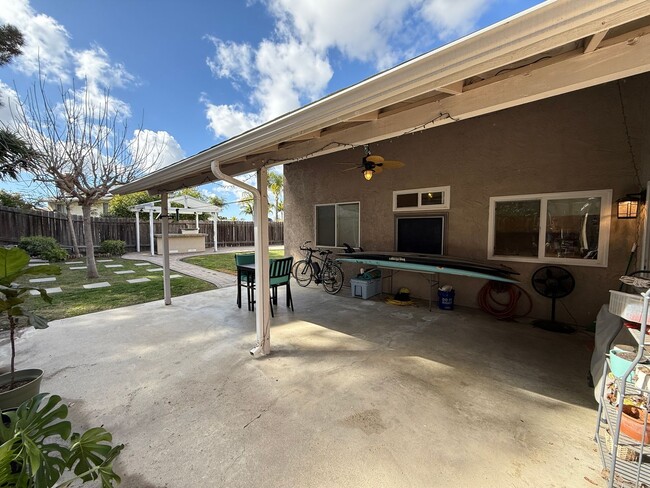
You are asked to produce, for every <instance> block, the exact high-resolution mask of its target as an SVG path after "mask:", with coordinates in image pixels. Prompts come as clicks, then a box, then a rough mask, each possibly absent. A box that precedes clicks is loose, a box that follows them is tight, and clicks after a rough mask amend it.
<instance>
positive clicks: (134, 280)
mask: <svg viewBox="0 0 650 488" xmlns="http://www.w3.org/2000/svg"><path fill="white" fill-rule="evenodd" d="M145 281H151V280H150V279H149V278H134V279H132V280H126V282H127V283H144V282H145Z"/></svg>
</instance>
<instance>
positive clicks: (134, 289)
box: [0, 258, 215, 328]
mask: <svg viewBox="0 0 650 488" xmlns="http://www.w3.org/2000/svg"><path fill="white" fill-rule="evenodd" d="M139 262H144V261H131V260H127V259H121V258H113V261H112V262H110V263H97V270H98V271H99V278H95V279H92V280H88V279H87V278H86V270H85V269H79V270H71V269H69V268H70V266H81V265H66V264H63V263H62V264H60V267H61V274H60V275H59V276H56V281H53V282H47V283H32V285H33V286H41V287H43V288H54V287H57V286H58V287H61V288H62V289H63V292H62V293H53V294H51V295H50V296H51V297H52V303H51V304H48V303H46V302H45V301H43V300H41V298H40V297H38V296H35V297H30V298H29V300H28V301H27V303H26V307H25V308H27V309H28V310H33V311H35V312H37V313H38V314H39V315H42V316H43V317H45V318H46V319H48V320H56V319H63V318H67V317H74V316H76V315H83V314H86V313H91V312H99V311H102V310H109V309H112V308H118V307H125V306H127V305H135V304H138V303H144V302H151V301H154V300H162V298H163V274H162V272H161V271H155V272H151V271H147V268H158V267H159V266H156V265H155V264H151V263H150V264H149V265H148V266H135V263H139ZM106 264H121V265H122V267H121V268H106V267H105V265H106ZM122 270H133V271H135V273H131V274H123V275H118V274H115V273H114V272H115V271H122ZM172 274H174V272H173V271H172ZM39 277H40V276H33V275H32V276H26V277H23V279H22V280H21V281H22V282H24V283H28V280H29V278H32V279H33V278H39ZM134 278H149V279H150V280H151V281H148V282H144V283H127V281H126V280H130V279H134ZM102 281H107V282H108V283H110V284H111V286H110V287H106V288H94V289H90V290H88V289H86V288H84V287H83V285H84V284H86V283H97V282H102ZM214 288H215V286H214V285H212V284H211V283H207V282H205V281H201V280H198V279H196V278H190V277H188V276H183V277H182V278H174V279H172V280H171V289H172V296H180V295H188V294H190V293H198V292H201V291H206V290H212V289H214ZM2 325H5V324H0V328H2V327H1V326H2Z"/></svg>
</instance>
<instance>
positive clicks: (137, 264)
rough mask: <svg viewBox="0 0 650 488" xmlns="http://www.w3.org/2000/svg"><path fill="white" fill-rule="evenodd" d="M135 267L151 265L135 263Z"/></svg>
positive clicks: (148, 264)
mask: <svg viewBox="0 0 650 488" xmlns="http://www.w3.org/2000/svg"><path fill="white" fill-rule="evenodd" d="M135 265H136V266H151V263H135Z"/></svg>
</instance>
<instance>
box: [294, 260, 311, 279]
mask: <svg viewBox="0 0 650 488" xmlns="http://www.w3.org/2000/svg"><path fill="white" fill-rule="evenodd" d="M291 274H293V277H294V278H295V279H296V281H297V282H298V285H299V286H308V285H309V283H311V280H312V278H313V275H314V273H313V271H312V269H311V264H310V263H309V261H307V260H305V259H301V260H300V261H297V262H296V264H294V265H293V269H292V270H291Z"/></svg>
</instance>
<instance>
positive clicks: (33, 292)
mask: <svg viewBox="0 0 650 488" xmlns="http://www.w3.org/2000/svg"><path fill="white" fill-rule="evenodd" d="M45 291H46V292H47V293H48V294H49V295H51V294H52V293H61V292H63V290H62V289H61V287H59V286H57V287H55V288H45ZM29 293H30V295H40V294H41V293H40V292H39V291H38V290H29Z"/></svg>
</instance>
